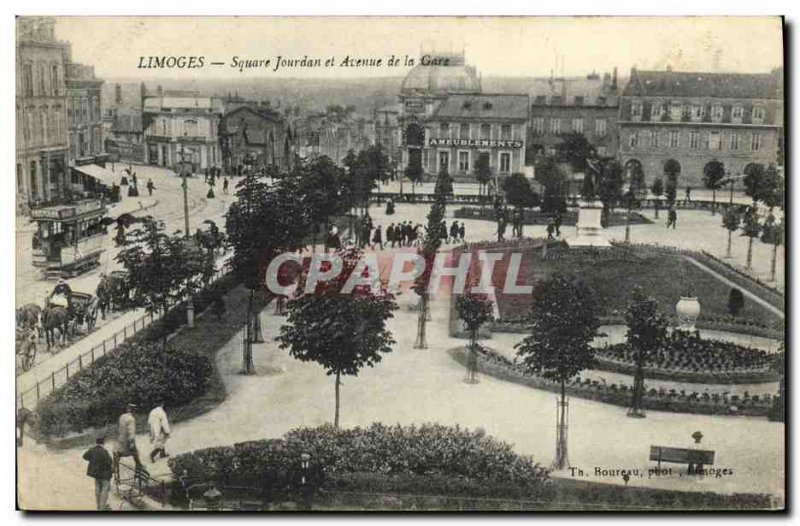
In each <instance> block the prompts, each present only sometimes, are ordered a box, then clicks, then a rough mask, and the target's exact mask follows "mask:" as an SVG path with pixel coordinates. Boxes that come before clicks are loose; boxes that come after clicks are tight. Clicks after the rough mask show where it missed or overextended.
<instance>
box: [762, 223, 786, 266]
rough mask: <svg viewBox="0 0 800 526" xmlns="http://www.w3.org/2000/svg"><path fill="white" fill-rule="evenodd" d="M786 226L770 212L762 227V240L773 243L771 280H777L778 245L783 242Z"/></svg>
mask: <svg viewBox="0 0 800 526" xmlns="http://www.w3.org/2000/svg"><path fill="white" fill-rule="evenodd" d="M784 235H785V228H784V226H783V221H781V222H780V223H778V222H777V221H775V216H774V215H772V214H770V215H769V216H768V217H767V219H766V221H764V226H763V227H762V228H761V241H763V242H764V243H767V244H769V245H772V262H771V263H770V267H769V269H770V271H769V280H770V281H775V264H776V262H777V259H778V246H780V245H782V244H783V241H784Z"/></svg>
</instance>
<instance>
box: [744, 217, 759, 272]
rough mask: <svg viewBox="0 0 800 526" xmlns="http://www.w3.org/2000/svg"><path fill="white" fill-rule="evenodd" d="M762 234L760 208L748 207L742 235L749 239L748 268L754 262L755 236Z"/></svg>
mask: <svg viewBox="0 0 800 526" xmlns="http://www.w3.org/2000/svg"><path fill="white" fill-rule="evenodd" d="M760 234H761V224H760V223H759V222H758V210H757V209H756V207H755V206H749V207H747V210H746V211H745V213H744V219H743V220H742V235H743V236H747V237H748V241H747V264H746V265H745V267H746V268H748V269H749V268H750V266H751V264H752V263H753V238H756V237H758V236H759V235H760Z"/></svg>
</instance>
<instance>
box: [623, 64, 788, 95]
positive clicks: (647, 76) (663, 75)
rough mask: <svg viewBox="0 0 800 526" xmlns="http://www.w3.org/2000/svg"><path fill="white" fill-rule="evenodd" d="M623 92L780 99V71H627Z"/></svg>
mask: <svg viewBox="0 0 800 526" xmlns="http://www.w3.org/2000/svg"><path fill="white" fill-rule="evenodd" d="M623 95H625V96H638V97H642V96H671V97H713V98H723V99H738V98H745V99H782V98H783V72H782V70H780V69H778V70H775V71H773V72H772V73H703V72H685V71H637V70H635V69H634V70H632V71H631V79H630V82H628V85H627V86H626V87H625V90H624V91H623Z"/></svg>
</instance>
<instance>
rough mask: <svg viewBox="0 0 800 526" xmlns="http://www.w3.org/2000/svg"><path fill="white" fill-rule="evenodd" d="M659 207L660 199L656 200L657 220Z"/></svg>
mask: <svg viewBox="0 0 800 526" xmlns="http://www.w3.org/2000/svg"><path fill="white" fill-rule="evenodd" d="M658 207H659V202H658V199H656V200H655V209H656V219H658Z"/></svg>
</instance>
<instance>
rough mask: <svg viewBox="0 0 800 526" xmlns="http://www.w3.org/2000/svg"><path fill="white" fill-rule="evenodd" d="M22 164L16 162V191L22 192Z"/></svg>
mask: <svg viewBox="0 0 800 526" xmlns="http://www.w3.org/2000/svg"><path fill="white" fill-rule="evenodd" d="M22 178H23V176H22V165H21V164H20V163H17V193H20V194H21V193H22V190H23V182H22Z"/></svg>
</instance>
